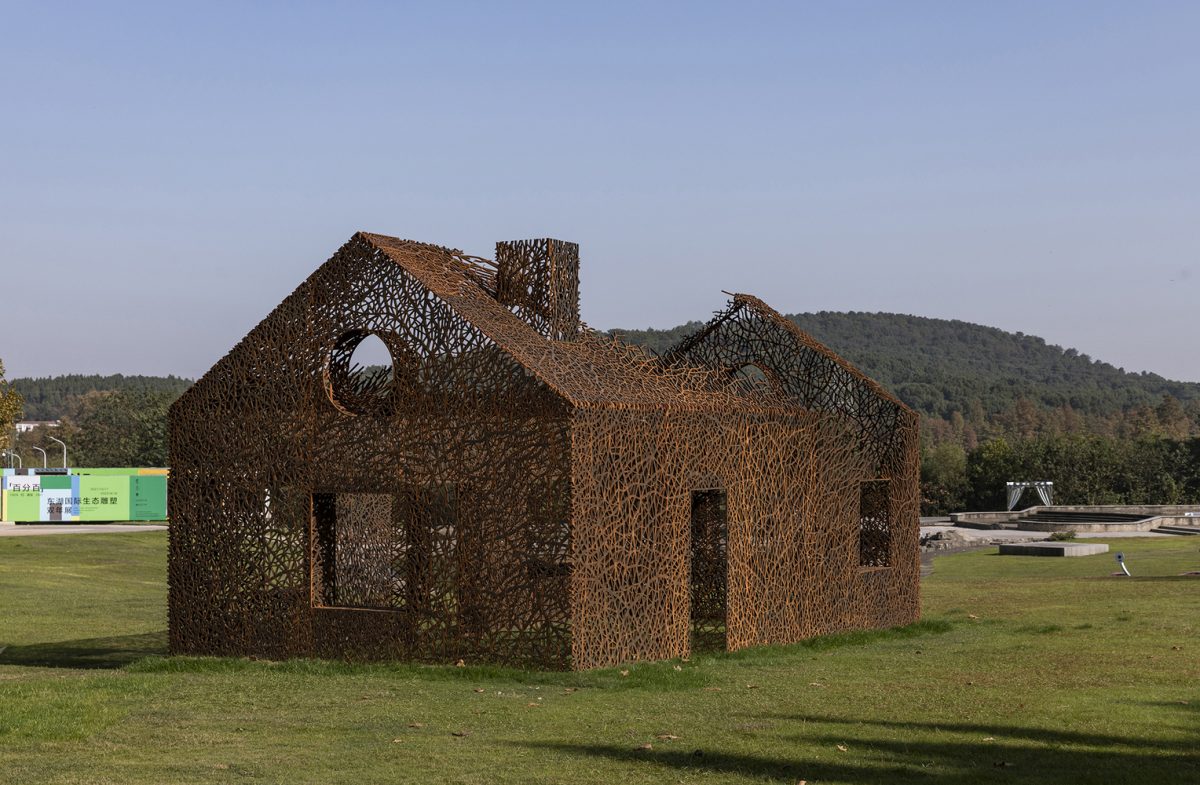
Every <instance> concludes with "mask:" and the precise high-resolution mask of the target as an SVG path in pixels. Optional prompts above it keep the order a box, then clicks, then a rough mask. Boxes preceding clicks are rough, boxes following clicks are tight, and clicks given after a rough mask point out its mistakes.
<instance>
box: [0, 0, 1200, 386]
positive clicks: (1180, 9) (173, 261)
mask: <svg viewBox="0 0 1200 785" xmlns="http://www.w3.org/2000/svg"><path fill="white" fill-rule="evenodd" d="M2 11H3V13H2V14H0V17H2V18H3V20H4V24H3V25H2V26H0V316H2V318H3V319H4V323H5V325H6V327H5V329H4V330H3V332H2V333H0V359H3V361H4V362H5V365H6V366H7V371H8V376H9V377H10V378H12V377H14V376H27V375H46V374H58V373H70V372H85V373H86V372H98V373H99V372H102V373H110V372H123V373H164V374H165V373H176V374H182V375H188V376H195V375H199V374H200V373H202V372H203V371H204V370H206V369H207V368H208V367H209V366H210V365H211V364H212V363H213V362H214V361H215V360H216V359H218V358H219V357H220V356H221V355H222V354H224V353H225V352H226V351H227V350H228V349H229V348H230V347H231V346H232V345H233V344H234V343H235V342H236V341H237V340H238V339H239V338H240V337H241V336H242V335H244V334H245V333H246V332H247V331H248V330H249V329H250V328H251V327H252V326H253V325H254V324H256V323H257V322H258V320H259V319H261V318H262V317H263V316H264V315H265V314H266V313H267V312H268V311H270V309H271V308H273V307H274V306H275V304H276V303H278V301H279V300H281V299H282V298H283V297H284V296H286V295H287V294H288V293H289V292H290V291H291V290H292V289H294V288H295V286H296V285H297V284H298V283H299V282H300V281H301V280H303V278H304V277H306V276H307V275H308V274H309V273H310V272H311V271H312V270H313V269H315V268H316V267H317V266H318V265H319V264H320V263H321V262H322V261H324V260H325V259H326V258H328V256H329V255H330V254H331V253H332V252H333V251H334V250H336V249H337V247H338V246H340V245H341V244H342V243H343V242H344V241H345V240H346V239H348V238H349V237H350V235H351V234H353V233H354V232H355V231H356V230H358V229H367V230H370V231H376V232H381V233H385V234H394V235H398V236H402V237H408V238H412V239H417V240H424V241H429V242H436V243H440V244H444V245H451V246H454V247H458V248H462V249H464V250H466V251H467V252H469V253H474V254H478V255H483V256H490V255H491V249H492V247H493V245H494V243H495V241H496V240H502V239H517V238H523V237H533V236H555V237H560V238H562V239H568V240H573V241H576V242H579V243H580V244H581V248H582V256H583V272H582V276H583V284H582V294H583V312H584V313H583V315H584V318H585V319H586V320H587V321H588V322H589V323H591V324H592V325H593V326H596V327H601V328H608V327H616V326H621V327H644V326H648V325H649V326H658V327H667V326H672V325H675V324H678V323H680V322H683V321H686V320H688V319H696V318H706V317H707V316H708V315H709V314H710V312H711V311H713V310H714V309H716V308H718V307H720V305H721V304H722V303H723V301H724V296H723V295H722V294H721V290H722V289H726V290H730V291H735V290H736V291H747V292H752V293H755V294H759V295H760V296H762V297H763V298H764V299H766V300H767V301H768V302H770V303H771V304H772V305H774V306H775V307H776V308H778V309H779V310H781V311H785V312H796V311H815V310H858V311H894V312H901V313H912V314H917V315H922V316H935V317H943V318H956V319H964V320H967V321H972V322H978V323H983V324H989V325H994V326H997V327H1002V328H1005V329H1009V330H1014V331H1015V330H1020V331H1023V332H1026V333H1030V334H1035V335H1041V336H1043V337H1045V338H1046V339H1047V340H1048V341H1050V342H1052V343H1057V344H1061V345H1063V346H1074V347H1076V348H1078V349H1079V350H1080V351H1082V352H1086V353H1088V354H1090V355H1092V356H1093V357H1097V358H1100V359H1104V360H1106V361H1109V362H1112V363H1114V364H1116V365H1120V366H1123V367H1125V368H1126V369H1129V370H1150V371H1154V372H1157V373H1161V374H1163V375H1166V376H1170V377H1173V378H1180V379H1188V380H1194V381H1200V352H1197V351H1195V349H1194V344H1195V342H1194V340H1193V336H1194V335H1196V334H1197V327H1196V325H1197V323H1198V321H1197V320H1198V314H1200V261H1198V256H1200V254H1198V252H1200V231H1198V227H1200V221H1198V220H1197V219H1198V216H1200V143H1198V142H1197V140H1200V102H1198V96H1200V87H1198V85H1200V47H1197V45H1196V42H1197V41H1198V40H1200V4H1196V3H1182V2H1181V3H1154V2H1139V3H1128V2H1126V3H1102V2H1086V3H1071V2H1056V3H1018V2H1010V3H982V2H979V3H974V2H946V3H923V2H913V3H883V2H880V3H856V2H837V3H834V2H828V3H821V4H817V3H755V2H740V3H728V4H715V3H713V4H704V3H661V4H652V3H629V4H623V3H617V2H605V3H590V4H586V5H583V4H578V5H576V4H569V3H562V2H558V3H540V4H515V5H513V6H511V7H505V6H503V5H502V4H499V3H422V4H412V5H407V4H402V3H337V4H333V3H330V4H305V3H278V4H271V3H257V4H242V3H229V4H224V3H211V2H210V3H195V4H192V5H188V6H185V5H182V4H119V3H113V4H80V5H66V4H56V3H21V4H17V3H5V4H4V7H3V9H2Z"/></svg>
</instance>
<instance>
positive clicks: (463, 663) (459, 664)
mask: <svg viewBox="0 0 1200 785" xmlns="http://www.w3.org/2000/svg"><path fill="white" fill-rule="evenodd" d="M454 667H456V668H465V667H467V663H466V662H464V661H463V660H459V661H458V662H456V663H454Z"/></svg>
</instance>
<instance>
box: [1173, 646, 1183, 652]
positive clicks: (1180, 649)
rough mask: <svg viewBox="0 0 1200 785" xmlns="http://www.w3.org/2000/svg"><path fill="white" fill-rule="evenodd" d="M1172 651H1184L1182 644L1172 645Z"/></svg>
mask: <svg viewBox="0 0 1200 785" xmlns="http://www.w3.org/2000/svg"><path fill="white" fill-rule="evenodd" d="M1171 651H1183V647H1182V646H1172V647H1171Z"/></svg>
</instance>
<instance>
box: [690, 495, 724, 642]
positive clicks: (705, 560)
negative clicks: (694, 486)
mask: <svg viewBox="0 0 1200 785" xmlns="http://www.w3.org/2000/svg"><path fill="white" fill-rule="evenodd" d="M728 547H729V516H728V502H727V499H726V495H725V491H724V490H722V489H719V488H709V489H705V490H698V491H692V549H691V586H690V588H691V601H692V602H691V619H690V623H691V624H690V626H691V648H692V651H703V650H710V651H711V650H723V649H724V648H725V644H726V637H725V608H726V597H727V593H728V579H727V573H728V570H729V558H728Z"/></svg>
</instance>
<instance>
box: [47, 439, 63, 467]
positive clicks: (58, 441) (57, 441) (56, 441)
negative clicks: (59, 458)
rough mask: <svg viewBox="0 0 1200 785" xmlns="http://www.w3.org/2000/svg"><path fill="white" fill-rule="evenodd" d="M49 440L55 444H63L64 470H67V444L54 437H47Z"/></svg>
mask: <svg viewBox="0 0 1200 785" xmlns="http://www.w3.org/2000/svg"><path fill="white" fill-rule="evenodd" d="M46 438H47V439H49V440H50V441H52V442H54V443H55V444H61V445H62V448H63V468H64V469H65V468H67V444H66V442H64V441H63V440H62V439H55V438H54V437H53V436H47V437H46Z"/></svg>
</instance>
